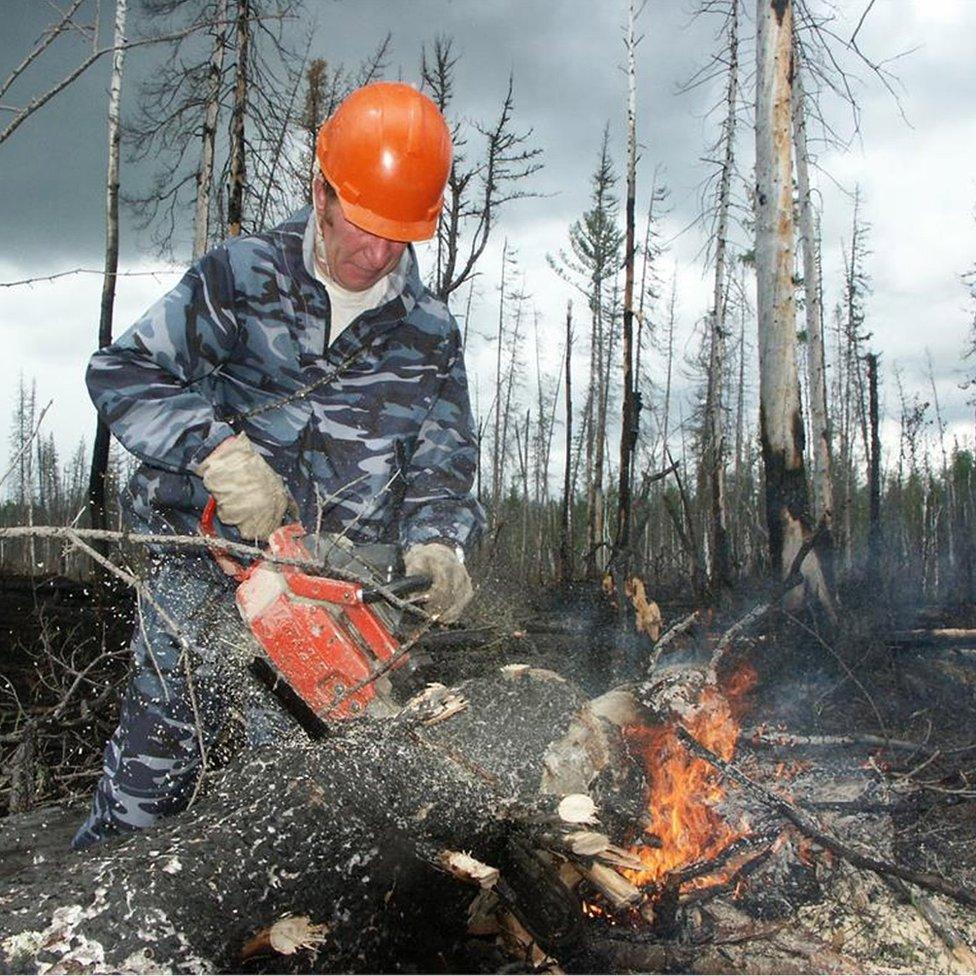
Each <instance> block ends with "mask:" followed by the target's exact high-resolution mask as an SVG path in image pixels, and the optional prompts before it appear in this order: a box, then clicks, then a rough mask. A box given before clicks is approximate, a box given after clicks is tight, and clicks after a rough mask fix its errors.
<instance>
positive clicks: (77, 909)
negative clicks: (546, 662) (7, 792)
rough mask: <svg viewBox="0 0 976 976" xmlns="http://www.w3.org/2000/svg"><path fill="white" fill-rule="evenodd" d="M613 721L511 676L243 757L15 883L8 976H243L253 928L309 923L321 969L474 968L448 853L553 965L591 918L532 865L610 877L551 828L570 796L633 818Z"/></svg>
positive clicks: (4, 943) (3, 922)
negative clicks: (154, 811) (494, 877)
mask: <svg viewBox="0 0 976 976" xmlns="http://www.w3.org/2000/svg"><path fill="white" fill-rule="evenodd" d="M459 696H463V699H464V700H465V701H466V702H467V704H466V706H465V707H463V708H461V709H460V710H459ZM599 701H600V700H597V702H599ZM619 710H620V709H619V705H618V707H617V708H616V711H615V708H614V707H607V708H604V707H601V706H600V705H599V704H598V703H592V704H590V703H588V702H587V701H586V700H585V698H584V697H583V695H582V694H581V693H580V692H579V691H578V690H577V689H576V688H575V687H574V686H572V685H570V684H568V683H567V682H565V681H563V680H562V679H561V678H560V677H559V676H558V675H555V674H554V673H552V672H546V671H540V670H538V669H533V668H527V667H522V666H512V667H508V668H505V669H503V670H502V671H501V672H500V673H497V674H495V675H493V676H490V677H488V678H484V679H479V680H477V681H472V682H468V683H466V684H464V685H462V686H460V687H459V688H458V689H457V690H456V691H454V692H450V691H448V690H446V689H445V690H442V691H436V692H434V693H433V694H427V695H426V696H424V697H423V700H422V702H421V703H420V704H419V705H416V706H414V707H413V708H412V709H409V708H408V709H406V710H405V711H404V712H402V713H401V714H400V715H399V716H398V717H396V718H395V719H392V720H387V721H383V722H377V721H368V722H367V721H364V722H357V723H350V724H348V725H346V726H343V727H342V728H341V729H339V730H337V734H335V735H334V736H332V737H330V738H327V739H325V740H324V741H320V742H316V743H312V742H309V741H307V740H304V739H301V738H296V739H293V740H291V741H288V742H286V743H283V744H279V745H276V746H275V747H273V748H266V749H264V750H259V751H256V752H252V753H249V754H247V755H246V756H243V757H241V758H239V759H237V760H236V761H235V762H234V763H232V764H231V765H230V766H228V767H227V768H225V769H224V770H223V771H222V772H221V773H220V774H219V775H218V778H217V779H216V781H215V782H213V783H212V784H211V785H210V787H209V788H208V790H207V791H206V792H205V796H204V797H203V798H202V799H201V800H200V801H199V802H198V803H197V804H196V805H195V806H194V807H193V808H192V809H190V810H189V811H187V812H185V813H183V814H181V815H180V816H178V817H174V818H171V819H169V820H167V821H164V822H163V823H161V824H160V825H158V826H157V827H155V828H154V829H152V830H148V831H145V832H143V833H141V834H137V835H134V836H132V837H130V838H127V839H125V840H121V841H118V842H115V843H112V844H107V845H103V846H101V847H98V848H95V849H93V850H92V851H90V852H83V853H80V854H71V855H66V857H65V858H64V859H59V860H57V861H52V862H48V863H40V864H35V865H32V866H30V867H28V868H25V869H24V870H22V871H21V872H20V873H18V874H17V875H16V876H15V877H13V878H12V879H9V880H8V881H7V883H6V884H7V887H6V888H5V889H4V890H2V891H0V913H2V914H0V970H2V971H5V972H47V971H51V967H52V966H53V967H55V968H56V971H74V972H86V971H88V972H91V971H103V972H104V971H118V970H122V971H130V972H173V971H177V972H178V971H191V972H219V971H227V970H230V971H239V967H240V963H241V959H242V956H241V953H242V950H243V949H244V947H245V946H246V945H248V946H249V947H250V951H255V950H254V947H255V946H258V947H266V946H270V945H272V944H273V942H274V939H273V937H270V936H269V935H268V933H266V932H262V930H264V929H267V928H268V927H269V926H271V925H273V923H275V922H277V921H278V920H280V919H281V918H282V917H283V916H285V915H295V916H303V917H304V918H305V919H306V921H305V922H303V924H304V925H305V926H306V927H305V929H301V931H302V932H304V933H305V935H304V936H301V935H300V936H299V937H298V942H299V943H302V941H303V939H304V945H305V947H304V948H301V949H300V950H299V951H300V952H302V953H304V954H305V955H306V957H307V955H308V954H312V956H313V957H314V958H313V959H312V960H310V961H309V960H308V959H307V958H306V960H305V961H304V965H305V966H308V965H312V966H313V967H314V968H313V971H319V972H325V971H370V970H371V971H381V972H382V971H388V970H389V969H390V968H392V967H393V966H394V965H396V966H397V968H402V967H403V966H404V965H405V964H407V965H409V963H410V962H411V961H412V962H413V964H414V965H416V966H419V968H421V969H429V968H431V967H432V966H433V965H434V961H435V960H438V963H437V965H438V967H440V966H443V965H447V966H448V968H450V967H451V965H452V964H451V963H447V962H446V960H449V959H451V960H453V966H454V967H455V968H457V967H460V968H473V967H472V965H471V963H470V961H468V962H467V965H465V961H464V959H463V945H464V942H465V938H466V934H465V933H466V926H467V914H466V913H467V908H468V905H469V903H470V902H471V898H472V894H473V892H472V891H471V890H470V889H465V888H464V887H462V886H461V885H459V884H458V882H457V881H456V880H455V879H454V878H452V877H451V876H450V873H454V874H455V876H457V874H458V871H457V870H455V868H454V867H453V861H451V860H450V858H448V857H447V855H446V852H447V851H455V852H458V851H470V852H471V853H472V854H473V856H474V857H475V858H477V859H478V860H479V861H481V862H484V864H487V865H488V867H489V868H498V869H499V870H500V872H501V881H500V882H499V883H498V884H497V885H496V884H495V883H494V882H492V884H491V885H486V884H485V882H484V881H483V880H480V881H479V880H478V878H479V877H481V876H480V875H479V876H477V877H472V876H470V874H464V872H463V871H462V875H463V876H464V877H466V878H467V879H468V880H469V881H471V882H472V883H474V884H476V885H477V884H481V885H482V887H489V886H493V888H494V890H493V892H492V894H493V895H494V896H495V897H496V898H497V899H498V902H499V903H500V905H501V907H503V908H504V909H505V910H506V911H507V912H509V913H510V914H511V915H514V916H515V917H516V918H517V919H518V921H519V922H520V923H521V924H522V925H523V926H524V927H525V928H526V929H528V930H529V931H531V932H532V933H533V934H534V935H535V936H536V937H537V938H538V939H539V940H540V941H541V942H542V943H543V944H544V947H545V948H546V949H547V950H549V951H551V950H553V949H557V948H559V947H560V946H564V945H566V944H567V943H568V942H569V941H571V940H572V938H573V925H574V924H577V923H578V920H579V919H580V918H581V917H582V916H581V913H580V912H579V906H578V904H577V903H576V902H575V896H574V895H572V893H571V892H569V891H568V889H566V888H565V887H561V886H558V890H557V886H554V885H550V884H548V880H547V878H546V877H545V876H544V875H545V873H546V872H545V869H544V867H545V857H542V858H539V857H535V856H534V855H533V852H534V851H538V850H539V849H542V850H544V851H545V852H546V855H545V856H546V857H549V858H550V860H551V861H552V862H553V863H556V862H560V861H561V862H563V863H566V862H570V863H572V864H573V865H575V866H577V867H579V868H582V869H583V870H587V869H589V868H591V867H592V866H593V865H594V864H598V863H601V862H600V857H601V855H600V853H599V851H597V853H596V854H595V855H594V854H593V851H594V850H597V849H599V848H600V847H601V844H602V843H603V842H602V841H599V837H600V835H596V834H593V835H592V836H590V835H589V834H587V835H586V836H585V837H584V836H583V835H582V834H580V825H579V824H569V823H566V822H564V821H563V820H562V819H561V818H560V817H559V815H558V813H557V812H556V809H557V804H558V802H559V798H560V797H561V796H562V795H564V794H566V793H586V792H589V793H590V794H591V795H592V796H593V798H594V799H595V800H596V801H597V803H598V804H599V803H601V802H605V803H606V807H607V809H608V810H609V811H611V813H610V815H609V816H608V817H607V818H605V819H607V820H609V821H610V822H612V821H613V813H612V811H613V810H615V809H619V810H620V816H621V817H622V818H623V819H626V818H628V817H630V816H631V812H630V811H629V810H624V809H623V807H624V806H625V804H622V800H621V798H622V797H624V796H625V795H630V793H632V792H633V790H632V789H631V787H632V786H633V785H634V782H635V781H633V780H630V781H628V777H629V776H630V775H631V774H632V773H633V769H632V767H631V766H630V764H629V763H628V762H627V761H626V760H625V750H624V749H623V748H622V747H621V743H620V741H619V730H617V729H616V727H615V726H614V724H613V723H612V721H608V720H607V717H606V716H607V715H609V716H610V717H611V718H612V716H613V715H614V714H616V712H619ZM624 710H625V711H626V709H624ZM445 715H446V716H449V717H447V718H446V719H444V720H443V721H439V717H442V716H445ZM638 778H639V777H638ZM641 782H642V781H641ZM636 792H637V793H638V795H639V793H640V790H639V789H638V790H637V791H636ZM594 838H596V842H595V841H594ZM603 840H604V841H607V838H603ZM603 846H604V847H606V845H605V844H604V845H603ZM577 849H578V851H579V852H578V853H577ZM621 854H622V852H620V851H619V849H614V850H613V852H611V853H608V854H607V855H606V856H607V857H611V856H616V857H618V858H619V857H620V856H621ZM540 864H541V865H542V867H540ZM449 872H450V873H449ZM489 873H490V872H489ZM574 920H575V921H574ZM459 952H460V953H462V956H460V957H459ZM281 965H282V962H281V957H280V956H279V957H278V958H277V961H276V962H275V963H273V964H272V966H273V968H274V967H280V966H281ZM249 967H250V968H249V971H254V970H253V964H251V963H249ZM274 971H278V972H280V971H282V970H281V969H280V968H274Z"/></svg>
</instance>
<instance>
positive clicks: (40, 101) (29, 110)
mask: <svg viewBox="0 0 976 976" xmlns="http://www.w3.org/2000/svg"><path fill="white" fill-rule="evenodd" d="M204 26H211V25H203V24H193V25H192V26H191V27H188V28H186V29H185V30H182V31H178V32H176V33H175V34H163V35H161V36H159V37H145V38H142V39H141V40H138V41H126V42H125V43H124V44H113V45H111V46H110V47H103V48H99V49H98V50H97V51H94V52H93V53H92V54H90V55H88V57H87V58H85V60H84V61H82V62H81V64H79V65H78V66H77V67H76V68H75V69H74V71H70V72H69V73H68V74H66V75H65V76H64V77H63V78H62V79H61V81H59V82H58V83H57V84H56V85H53V86H52V87H51V88H49V89H48V90H47V91H46V92H44V94H43V95H38V96H37V97H36V98H34V99H32V100H31V101H30V102H29V103H28V104H27V105H25V106H24V107H23V108H22V109H21V110H20V111H19V112H18V113H17V115H16V116H14V118H13V119H12V120H11V121H10V122H9V123H8V124H7V127H6V128H5V129H4V130H3V131H2V132H0V145H2V144H3V143H4V142H6V141H7V139H9V138H10V137H11V136H12V135H13V134H14V132H16V131H17V129H19V128H20V126H21V125H22V124H23V123H24V122H26V121H27V119H29V118H30V117H31V116H32V115H33V114H34V113H35V112H36V111H37V110H38V109H40V108H42V107H43V106H44V105H46V104H47V103H48V102H49V101H50V100H51V99H52V98H54V96H55V95H58V94H60V93H61V92H62V91H64V89H65V88H67V87H68V85H70V84H71V83H72V82H73V81H74V80H75V79H76V78H78V77H79V75H81V74H83V73H84V72H85V71H87V70H88V69H89V68H90V67H91V66H92V65H93V64H94V63H95V62H96V61H97V60H98V59H99V58H101V57H103V56H104V55H106V54H112V53H113V52H114V51H129V50H131V49H132V48H136V47H144V46H145V45H147V44H161V43H164V42H166V41H175V40H179V39H180V38H181V37H189V36H190V34H192V33H194V32H195V31H198V30H200V29H202V27H204Z"/></svg>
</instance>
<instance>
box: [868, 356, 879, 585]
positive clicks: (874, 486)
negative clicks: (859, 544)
mask: <svg viewBox="0 0 976 976" xmlns="http://www.w3.org/2000/svg"><path fill="white" fill-rule="evenodd" d="M865 359H867V364H868V422H869V424H870V428H871V460H870V465H869V467H868V497H869V500H870V501H869V505H870V508H869V515H868V552H869V555H870V560H869V563H870V566H871V571H872V572H873V573H877V572H878V571H879V569H880V565H879V561H880V559H881V434H880V432H879V430H878V357H877V354H875V353H873V352H869V353H868V354H867V356H866V357H865Z"/></svg>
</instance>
